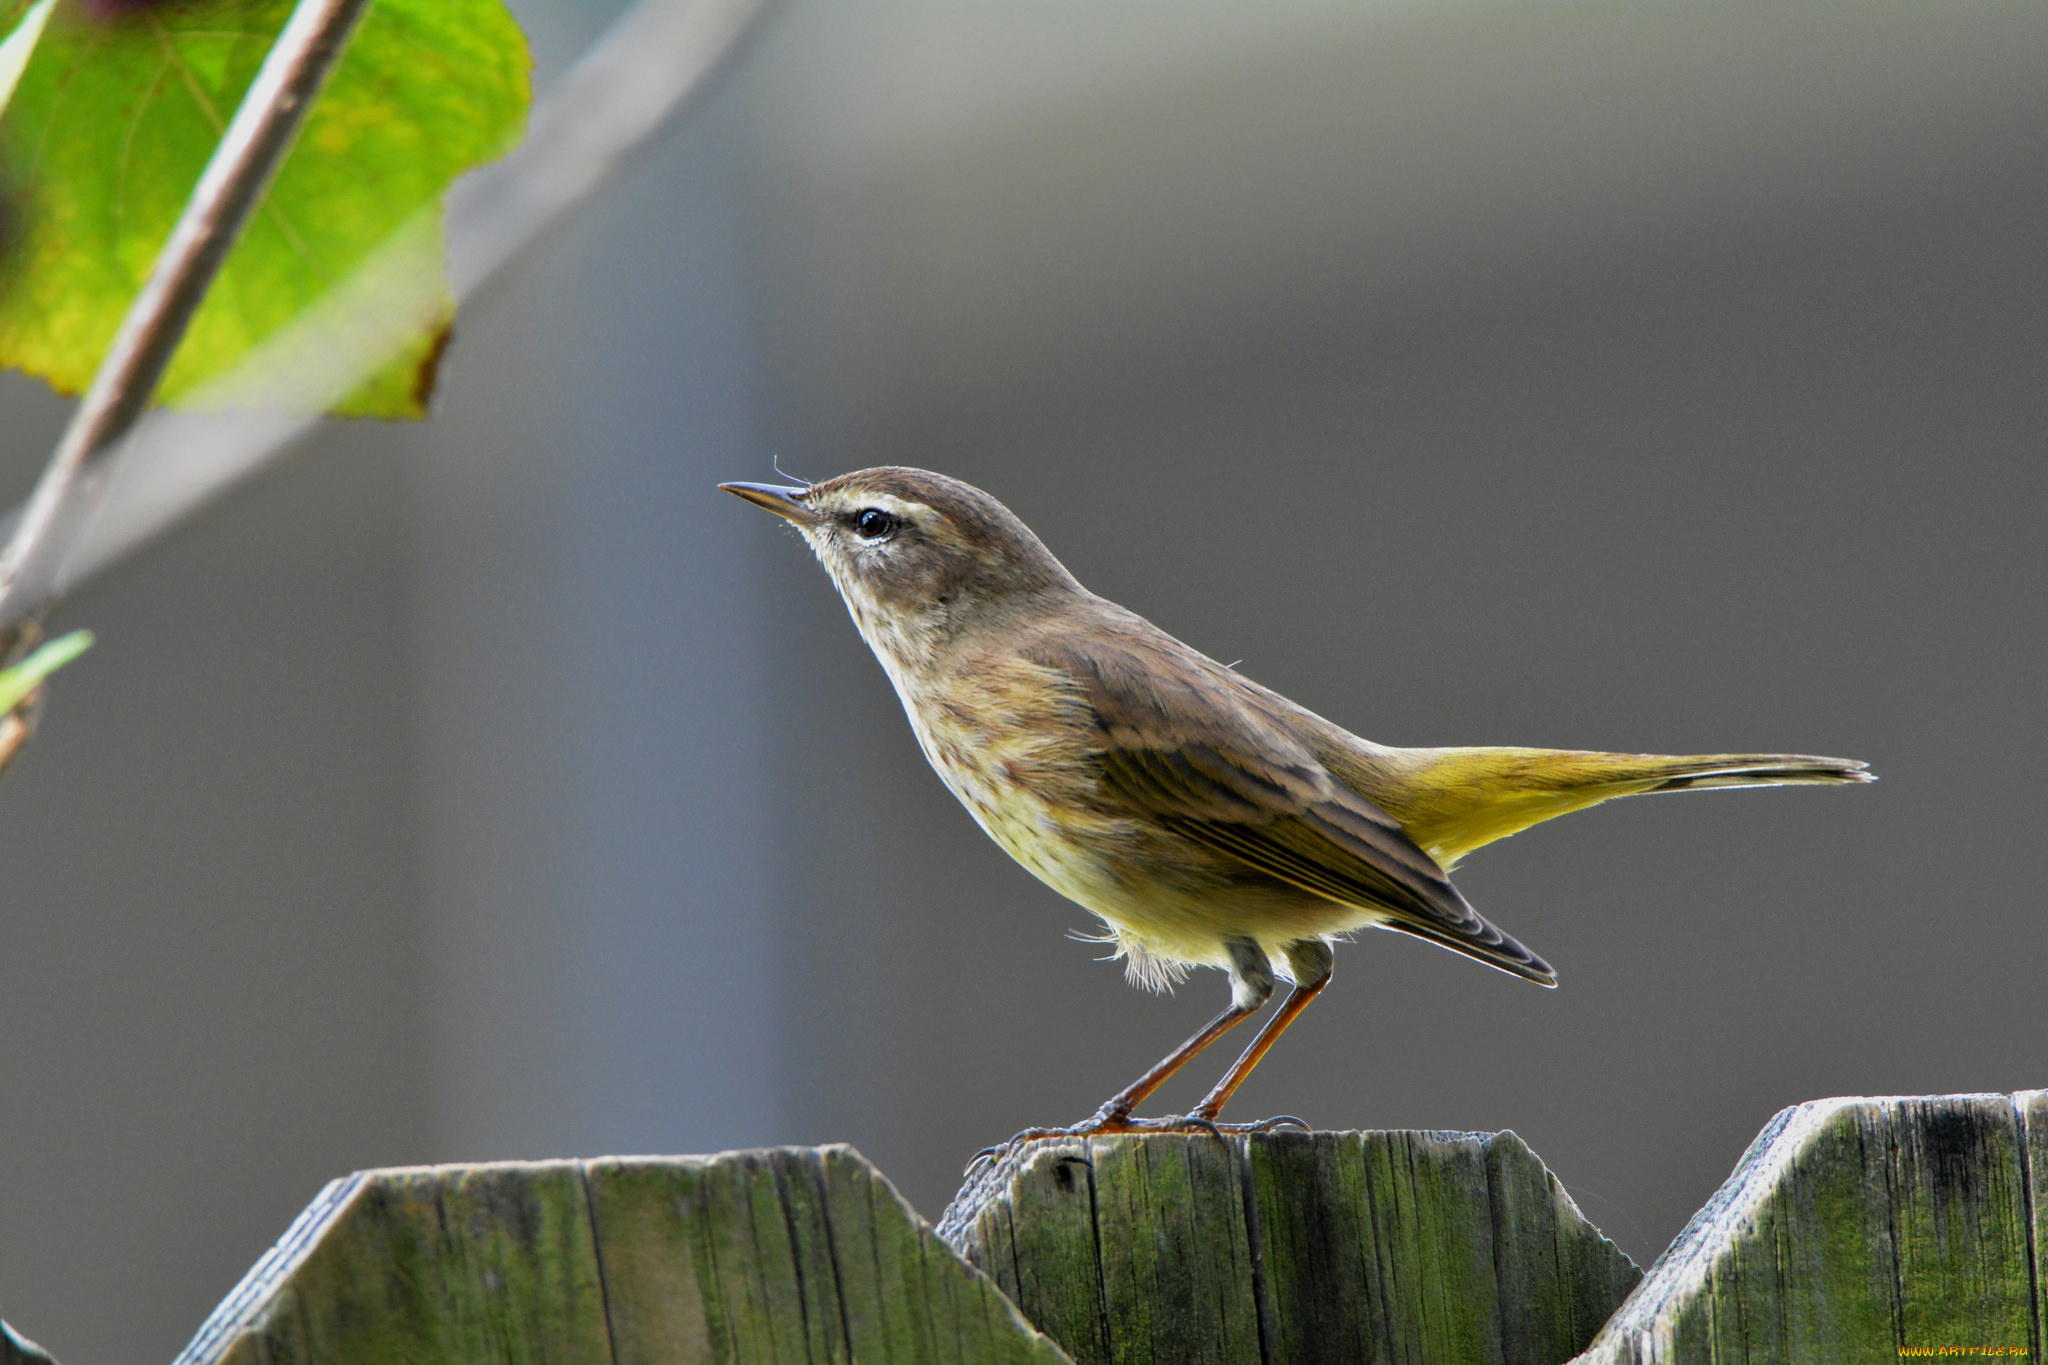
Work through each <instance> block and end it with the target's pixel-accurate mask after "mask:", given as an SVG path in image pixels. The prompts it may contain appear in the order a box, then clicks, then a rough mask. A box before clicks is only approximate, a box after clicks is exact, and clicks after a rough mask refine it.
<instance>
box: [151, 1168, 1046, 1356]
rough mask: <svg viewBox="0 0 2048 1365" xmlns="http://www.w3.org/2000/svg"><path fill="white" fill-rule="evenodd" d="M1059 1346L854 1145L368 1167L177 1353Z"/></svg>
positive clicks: (769, 1351)
mask: <svg viewBox="0 0 2048 1365" xmlns="http://www.w3.org/2000/svg"><path fill="white" fill-rule="evenodd" d="M1065 1359H1066V1357H1065V1356H1063V1355H1062V1354H1061V1353H1060V1352H1059V1350H1058V1349H1057V1348H1056V1347H1055V1346H1053V1345H1052V1343H1051V1342H1049V1341H1048V1340H1047V1339H1046V1338H1045V1337H1043V1336H1041V1335H1040V1334H1039V1333H1038V1332H1036V1331H1034V1330H1033V1329H1032V1327H1031V1326H1030V1324H1028V1323H1026V1322H1025V1321H1024V1319H1023V1318H1022V1317H1020V1316H1019V1315H1018V1313H1017V1311H1016V1309H1015V1308H1013V1307H1012V1306H1011V1305H1010V1304H1009V1303H1008V1301H1006V1300H1005V1299H1004V1298H1003V1297H1002V1295H1001V1294H1000V1293H998V1292H997V1291H996V1290H995V1288H994V1286H992V1285H991V1284H990V1283H989V1281H988V1280H987V1279H986V1278H985V1277H984V1276H982V1275H981V1274H979V1273H978V1272H976V1271H975V1270H973V1269H972V1268H971V1267H969V1266H968V1265H967V1264H966V1263H964V1262H963V1261H962V1260H961V1259H960V1258H959V1257H958V1256H956V1255H955V1254H954V1253H953V1252H952V1251H951V1250H950V1249H949V1248H948V1247H947V1246H946V1245H945V1244H944V1243H942V1242H940V1241H939V1240H938V1239H937V1238H936V1237H935V1236H934V1235H933V1233H932V1230H931V1228H930V1226H929V1225H928V1224H926V1223H925V1222H924V1220H923V1219H921V1218H919V1217H918V1216H917V1215H916V1214H915V1213H914V1212H912V1211H911V1209H910V1206H909V1205H907V1204H905V1203H904V1202H903V1200H902V1198H901V1197H900V1196H899V1195H898V1194H897V1193H896V1191H895V1189H894V1188H893V1187H891V1186H890V1185H889V1183H888V1181H886V1180H885V1179H883V1178H882V1177H881V1176H880V1175H879V1174H878V1173H877V1172H876V1171H875V1170H874V1168H873V1167H871V1166H869V1165H868V1164H867V1162H866V1161H865V1160H863V1159H862V1158H861V1157H860V1156H859V1155H858V1154H857V1153H855V1152H853V1151H852V1150H851V1149H850V1148H845V1147H824V1148H781V1149H773V1150H767V1151H755V1152H734V1153H727V1154H725V1155H722V1156H715V1157H675V1158H645V1159H627V1158H620V1159H611V1160H602V1161H587V1162H578V1161H554V1162H521V1163H506V1164H498V1165H485V1166H435V1167H417V1168H410V1169H399V1170H385V1171H366V1172H360V1173H358V1174H355V1175H352V1176H348V1177H346V1178H345V1179H342V1180H337V1181H335V1182H333V1183H332V1184H330V1185H329V1186H328V1187H327V1188H326V1189H325V1190H324V1191H322V1192H321V1195H320V1197H319V1198H318V1199H316V1200H315V1201H314V1202H313V1204H312V1205H311V1206H310V1207H308V1208H307V1210H306V1211H305V1212H304V1213H303V1214H301V1215H300V1217H299V1219H298V1221H297V1222H295V1223H294V1224H293V1225H292V1227H291V1229H290V1230H289V1231H287V1232H286V1234H285V1236H284V1237H283V1238H282V1239H281V1240H280V1241H279V1242H278V1244H277V1246H276V1247H274V1248H273V1249H272V1250H271V1251H270V1252H269V1253H268V1254H267V1255H265V1257H264V1258H263V1259H262V1260H261V1261H259V1262H258V1263H257V1265H256V1267H255V1268H254V1269H253V1270H251V1271H250V1273H249V1275H248V1276H247V1277H246V1278H245V1279H244V1280H243V1282H242V1283H241V1285H240V1286H238V1287H237V1288H236V1289H235V1291H234V1292H233V1293H232V1294H230V1295H229V1296H228V1298H227V1299H226V1300H225V1301H224V1302H223V1303H222V1304H221V1306H220V1307H219V1308H218V1309H217V1310H216V1311H215V1312H214V1314H213V1316H212V1317H211V1318H209V1319H208V1321H207V1323H206V1325H205V1326H204V1327H202V1328H201V1329H200V1332H199V1334H198V1336H197V1337H195V1338H194V1340H193V1342H192V1344H191V1345H190V1346H188V1347H187V1348H186V1350H185V1352H184V1353H183V1354H182V1355H180V1356H179V1357H178V1361H179V1365H202V1363H204V1365H215V1363H216V1362H218V1363H220V1365H227V1363H228V1362H233V1363H234V1365H284V1363H285V1362H292V1363H293V1365H322V1363H323V1362H325V1363H331V1365H343V1363H344V1362H347V1363H348V1365H355V1363H356V1362H365V1361H418V1362H429V1361H431V1362H437V1363H438V1362H466V1361H477V1362H485V1361H489V1362H494V1363H501V1365H522V1363H523V1362H536V1365H537V1363H538V1362H542V1361H546V1362H550V1365H578V1362H591V1365H637V1363H638V1362H650V1363H651V1362H656V1361H661V1362H674V1363H678V1365H689V1363H690V1362H700V1361H701V1362H717V1363H718V1365H755V1362H760V1363H761V1365H779V1363H781V1362H791V1363H792V1365H794V1363H795V1362H806V1363H807V1365H827V1363H828V1362H845V1365H859V1363H860V1362H875V1363H876V1365H898V1362H900V1363H901V1365H921V1363H922V1362H933V1363H934V1365H936V1363H937V1362H953V1361H960V1362H974V1363H975V1365H981V1363H982V1362H988V1365H1057V1363H1058V1362H1061V1361H1064V1360H1065Z"/></svg>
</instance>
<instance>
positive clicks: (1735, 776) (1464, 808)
mask: <svg viewBox="0 0 2048 1365" xmlns="http://www.w3.org/2000/svg"><path fill="white" fill-rule="evenodd" d="M1325 761H1326V762H1327V761H1328V760H1327V759H1325ZM1332 766H1333V767H1334V766H1335V765H1332ZM1345 766H1347V767H1350V766H1351V765H1348V764H1347V765H1345ZM1338 776H1339V777H1342V778H1344V779H1345V780H1346V781H1347V782H1353V784H1354V785H1355V786H1356V787H1357V789H1358V790H1359V791H1360V792H1362V793H1364V794H1365V795H1367V796H1369V797H1371V798H1372V799H1373V800H1374V801H1376V802H1378V803H1379V804H1380V806H1382V807H1383V808H1384V809H1385V810H1386V811H1387V813H1388V814H1390V815H1392V816H1393V817H1394V818H1395V819H1396V820H1399V821H1400V822H1401V825H1402V827H1403V828H1404V829H1406V830H1407V832H1408V837H1410V838H1411V839H1413V840H1415V842H1416V843H1418V844H1420V845H1421V846H1422V847H1423V848H1424V849H1425V850H1426V851H1427V852H1428V853H1429V855H1430V857H1432V858H1434V859H1436V860H1437V862H1439V863H1441V864H1442V865H1443V866H1444V867H1445V868H1446V869H1447V870H1448V869H1450V868H1452V867H1455V866H1457V864H1458V861H1459V860H1460V859H1461V858H1463V857H1464V856H1465V855H1466V854H1468V853H1470V852H1472V850H1474V849H1476V848H1482V847H1484V846H1485V845H1487V844H1490V843H1492V842H1493V841H1494V840H1496V839H1505V838H1506V837H1507V836H1508V835H1510V834H1516V833H1519V832H1520V831H1522V830H1525V829H1527V828H1529V826H1531V825H1534V824H1539V823H1541V822H1542V821H1545V820H1550V819H1555V818H1556V817H1557V816H1560V815H1569V814H1570V813H1571V812H1573V811H1575V810H1584V809H1585V808H1586V807H1588V806H1593V805H1598V804H1599V803H1600V802H1602V801H1607V800H1611V799H1613V798H1614V797H1617V796H1638V795H1642V794H1644V793H1648V792H1666V791H1693V790H1697V789H1704V788H1707V787H1781V786H1788V785H1791V784H1794V783H1800V782H1828V783H1837V782H1872V781H1875V780H1876V778H1875V776H1874V775H1873V774H1872V773H1870V772H1869V771H1867V770H1866V768H1865V765H1863V764H1861V763H1858V762H1855V761H1853V760H1851V759H1846V758H1817V757H1814V756H1812V755H1808V754H1690V755H1669V754H1603V753H1596V752H1592V751H1589V750H1579V749H1512V748H1473V749H1395V750H1392V751H1384V750H1383V751H1382V752H1381V754H1380V755H1377V756H1376V761H1374V762H1373V764H1372V768H1371V770H1369V771H1366V770H1357V771H1353V772H1339V773H1338Z"/></svg>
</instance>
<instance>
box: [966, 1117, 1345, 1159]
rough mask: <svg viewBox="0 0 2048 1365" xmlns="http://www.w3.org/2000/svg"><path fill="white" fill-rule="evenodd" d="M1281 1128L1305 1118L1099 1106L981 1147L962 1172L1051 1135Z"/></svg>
mask: <svg viewBox="0 0 2048 1365" xmlns="http://www.w3.org/2000/svg"><path fill="white" fill-rule="evenodd" d="M1283 1128H1296V1129H1299V1130H1301V1131H1302V1132H1304V1133H1306V1132H1308V1131H1309V1126H1308V1120H1306V1119H1299V1118H1296V1117H1295V1116H1294V1115H1292V1114H1280V1115H1276V1116H1275V1117H1273V1118H1270V1119H1260V1120H1258V1121H1257V1122H1255V1123H1218V1122H1217V1121H1216V1120H1215V1119H1214V1118H1212V1117H1210V1116H1208V1115H1206V1114H1203V1113H1201V1112H1200V1111H1199V1110H1197V1111H1196V1112H1195V1113H1192V1114H1177V1115H1175V1116H1173V1117H1171V1118H1163V1119H1141V1118H1138V1117H1137V1116H1136V1115H1133V1114H1126V1113H1120V1112H1117V1111H1113V1110H1110V1109H1107V1108H1104V1109H1098V1110H1096V1111H1095V1112H1094V1113H1093V1114H1091V1115H1089V1116H1088V1117H1087V1118H1085V1119H1082V1120H1081V1121H1080V1122H1079V1123H1076V1124H1073V1125H1070V1126H1069V1127H1066V1128H1026V1129H1025V1130H1024V1131H1022V1132H1020V1133H1018V1134H1017V1135H1016V1136H1014V1137H1012V1138H1011V1139H1010V1140H1009V1141H1008V1142H1005V1143H1001V1144H999V1145H997V1146H994V1147H984V1148H982V1149H981V1150H980V1151H978V1152H976V1153H975V1154H974V1156H973V1158H972V1159H971V1160H970V1161H968V1163H967V1169H966V1170H965V1171H963V1172H961V1174H962V1175H963V1176H971V1175H973V1174H974V1172H975V1170H976V1169H977V1168H978V1167H980V1165H981V1164H982V1163H983V1162H984V1161H1001V1160H1003V1159H1004V1158H1005V1157H1008V1156H1011V1155H1013V1154H1014V1153H1015V1152H1016V1151H1017V1150H1018V1149H1019V1148H1020V1147H1025V1146H1028V1145H1030V1144H1031V1143H1034V1142H1044V1141H1046V1140H1047V1139H1050V1138H1088V1137H1105V1136H1109V1135H1111V1134H1115V1133H1207V1134H1208V1135H1209V1136H1210V1137H1213V1138H1217V1139H1221V1138H1222V1137H1223V1136H1224V1134H1226V1133H1277V1132H1279V1131H1280V1130H1282V1129H1283Z"/></svg>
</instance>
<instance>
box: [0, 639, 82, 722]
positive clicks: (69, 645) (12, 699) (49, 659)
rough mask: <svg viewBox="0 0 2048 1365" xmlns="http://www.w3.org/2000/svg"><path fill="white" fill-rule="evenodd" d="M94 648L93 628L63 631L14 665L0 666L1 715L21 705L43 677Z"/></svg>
mask: <svg viewBox="0 0 2048 1365" xmlns="http://www.w3.org/2000/svg"><path fill="white" fill-rule="evenodd" d="M91 648H92V632H91V631H89V630H74V631H72V632H71V633H70V634H69V635H60V636H58V637H57V638H56V639H54V640H52V641H50V642H49V643H48V644H46V645H44V646H43V647H42V648H41V649H39V650H37V651H36V652H35V653H33V654H31V655H29V656H28V657H27V658H26V659H23V660H22V661H21V662H20V663H18V664H16V665H15V666H14V667H12V668H0V716H4V715H6V714H7V713H8V712H9V711H12V710H13V709H14V708H15V707H17V706H19V705H21V699H22V698H23V697H26V696H27V695H28V694H29V693H31V692H33V691H35V690H36V688H37V687H38V686H39V685H40V684H41V683H42V681H43V679H45V678H47V677H49V676H50V675H51V674H52V673H55V672H56V671H57V670H58V669H60V668H62V667H63V666H64V665H66V664H68V663H70V662H71V661H72V660H73V659H75V658H77V657H78V656H79V655H81V654H83V653H85V651H86V650H88V649H91Z"/></svg>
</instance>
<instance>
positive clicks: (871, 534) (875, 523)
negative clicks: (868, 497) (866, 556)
mask: <svg viewBox="0 0 2048 1365" xmlns="http://www.w3.org/2000/svg"><path fill="white" fill-rule="evenodd" d="M853 529H854V530H855V531H858V532H859V533H860V534H861V535H862V536H863V537H864V538H866V539H868V540H880V539H881V538H882V537H883V536H886V535H888V534H889V533H890V532H891V531H893V530H895V529H896V518H894V517H892V516H890V515H889V514H888V513H887V512H884V511H883V510H882V509H881V508H879V507H870V508H868V509H866V510H865V511H863V512H861V513H860V514H859V515H858V516H856V517H855V518H854V519H853Z"/></svg>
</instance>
